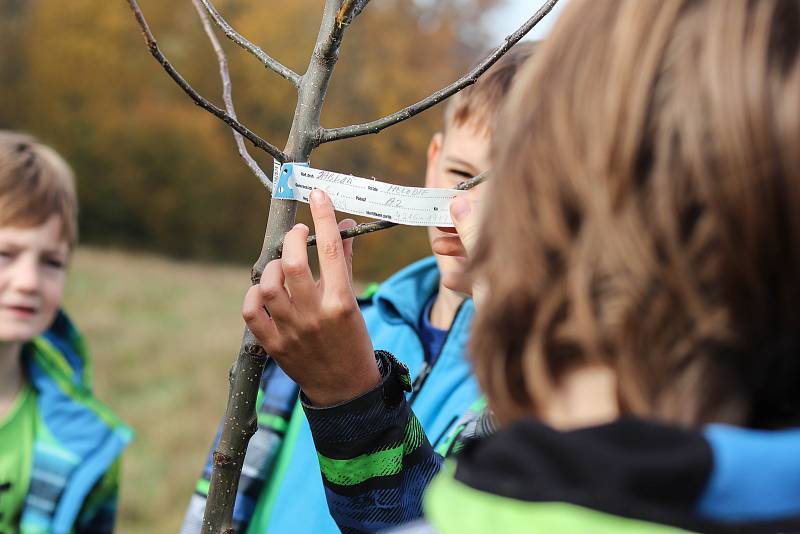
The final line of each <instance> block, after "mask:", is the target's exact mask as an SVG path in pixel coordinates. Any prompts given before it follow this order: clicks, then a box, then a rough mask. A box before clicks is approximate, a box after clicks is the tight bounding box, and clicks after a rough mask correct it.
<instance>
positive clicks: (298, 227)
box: [292, 223, 308, 230]
mask: <svg viewBox="0 0 800 534" xmlns="http://www.w3.org/2000/svg"><path fill="white" fill-rule="evenodd" d="M292 230H308V226H306V225H305V224H303V223H297V224H295V225H294V228H292Z"/></svg>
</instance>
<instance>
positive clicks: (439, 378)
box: [182, 43, 534, 534]
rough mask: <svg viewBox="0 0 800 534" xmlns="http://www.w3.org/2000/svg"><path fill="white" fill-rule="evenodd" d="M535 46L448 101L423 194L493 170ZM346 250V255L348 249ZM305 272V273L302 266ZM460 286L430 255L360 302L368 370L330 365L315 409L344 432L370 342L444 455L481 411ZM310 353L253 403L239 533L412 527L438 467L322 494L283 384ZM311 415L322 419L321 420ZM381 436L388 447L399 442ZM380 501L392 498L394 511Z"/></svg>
mask: <svg viewBox="0 0 800 534" xmlns="http://www.w3.org/2000/svg"><path fill="white" fill-rule="evenodd" d="M533 47H534V45H533V43H521V44H519V45H517V46H516V47H515V48H514V49H512V50H511V51H510V52H509V53H508V54H506V56H504V57H503V58H501V59H500V60H499V61H498V63H497V64H496V65H495V66H493V68H492V69H490V70H489V71H488V72H487V73H486V74H485V75H484V76H483V77H482V78H480V79H479V81H478V82H477V83H476V84H475V85H474V86H472V87H470V88H468V89H465V90H464V91H462V92H461V93H459V94H458V95H456V96H455V97H453V99H451V101H450V102H449V103H448V106H447V109H446V112H445V121H444V126H445V129H444V131H443V132H442V133H437V134H436V135H434V137H433V139H432V140H431V143H430V146H429V149H428V167H427V172H426V186H427V187H443V188H452V187H454V186H455V185H457V184H458V183H459V182H461V181H463V180H465V179H467V178H470V177H472V176H475V175H477V174H480V173H481V172H483V171H486V170H488V169H489V153H488V146H489V143H490V140H491V135H492V133H493V124H494V116H495V114H496V112H497V110H498V108H499V107H500V104H501V103H502V100H503V98H504V97H505V95H506V93H507V91H508V89H509V87H510V85H511V81H512V79H513V77H514V75H515V73H516V71H517V68H518V67H519V66H520V65H521V64H522V63H524V61H525V60H526V59H527V58H528V57H529V56H530V54H531V52H532V50H533ZM429 236H430V239H431V242H433V241H434V240H436V239H438V238H440V237H441V236H442V233H441V232H440V231H439V230H436V229H431V230H430V234H429ZM346 246H347V247H351V245H350V244H347V245H346ZM349 250H351V249H349ZM284 257H286V253H285V252H284ZM300 267H301V269H300V270H301V271H302V265H301V266H300ZM306 267H307V265H306ZM273 268H274V266H273ZM463 278H464V271H463V262H461V261H460V260H459V259H455V258H449V257H445V256H438V255H437V256H435V257H434V258H428V259H425V260H422V261H420V262H417V263H415V264H413V265H411V266H409V267H407V268H406V269H404V270H402V271H400V272H399V273H397V274H396V275H394V276H393V277H391V278H390V279H389V280H388V281H386V282H385V283H384V284H383V285H382V286H381V287H380V288H379V289H378V290H377V291H376V292H375V293H374V294H372V295H371V296H370V297H369V298H367V299H363V300H361V301H359V306H360V309H361V314H358V313H356V314H355V316H354V317H353V318H354V319H355V320H356V321H365V322H366V326H367V329H368V331H369V337H370V339H367V340H361V344H360V348H361V349H363V350H362V351H361V353H362V355H366V358H367V359H368V360H369V361H362V362H361V364H360V365H361V367H359V368H358V369H357V370H356V369H354V370H353V372H344V367H343V366H336V365H334V366H333V367H332V368H331V371H332V372H330V373H326V374H325V375H326V376H325V377H324V379H325V380H327V381H328V384H326V385H322V384H321V385H322V387H321V388H319V390H318V391H316V393H318V395H317V398H316V400H317V401H319V402H318V403H315V405H316V406H333V405H340V406H339V407H338V411H339V412H338V413H337V415H335V416H334V415H332V416H331V417H333V419H334V420H335V421H337V422H341V421H344V420H346V417H340V415H341V412H346V411H348V410H349V408H350V407H351V406H352V404H351V403H348V402H347V401H351V400H353V399H356V398H357V397H359V396H360V395H362V394H363V393H365V392H367V391H369V390H371V389H372V388H373V387H374V386H376V384H377V383H378V382H379V381H380V374H379V370H378V368H377V367H376V361H375V358H374V356H373V354H372V350H371V348H368V346H369V344H370V340H371V345H372V346H374V347H376V348H380V349H385V350H388V351H391V352H394V353H397V354H402V355H403V356H404V360H403V363H404V364H405V365H407V366H408V368H409V370H410V376H411V377H413V388H414V393H413V394H412V395H411V398H410V402H411V404H412V405H413V408H414V412H415V413H416V415H417V418H418V419H415V421H417V420H418V421H419V424H420V428H419V430H420V431H421V432H424V434H425V435H427V437H428V441H429V442H430V444H431V445H432V446H433V447H437V448H438V450H440V451H441V452H443V453H444V452H446V449H447V444H448V443H449V439H448V436H450V435H451V434H452V432H453V430H454V429H455V427H456V426H457V422H458V421H459V419H460V418H461V417H462V415H463V414H464V413H465V412H466V411H468V410H469V408H470V407H472V406H473V405H475V404H476V403H480V397H481V396H480V392H479V390H478V387H477V384H476V382H475V380H474V378H473V377H472V375H471V371H470V366H469V362H468V361H467V359H466V357H465V355H466V342H467V338H468V332H469V324H470V320H471V318H472V312H473V306H472V301H471V300H468V299H466V298H465V296H464V295H462V294H460V293H457V292H456V291H453V290H451V289H448V288H447V287H446V286H450V287H460V286H463V285H465V284H464V283H461V279H463ZM346 289H347V295H349V296H352V294H351V290H350V289H349V286H348V287H347V288H346ZM354 302H355V301H354V300H353V303H354ZM307 311H308V313H306V314H305V316H306V317H310V316H311V313H312V311H311V310H307ZM362 317H363V319H362ZM262 341H263V340H262ZM329 341H330V342H328V343H326V344H325V346H326V348H328V349H330V348H331V347H332V346H333V345H334V343H336V342H338V343H340V344H342V345H343V348H344V349H345V350H350V349H351V348H353V347H354V346H355V344H356V341H355V340H350V339H346V338H345V339H342V338H341V336H339V338H338V339H332V340H329ZM307 349H308V346H306V347H296V348H295V349H293V350H292V352H294V355H295V360H296V361H300V364H299V365H295V366H292V365H291V363H290V362H289V361H288V360H286V359H283V360H282V361H281V360H279V361H281V364H282V367H283V368H279V367H278V366H277V365H276V364H275V361H274V360H271V361H270V363H269V364H268V367H267V369H266V370H265V373H264V377H263V378H262V396H261V397H260V399H259V409H258V411H259V429H258V432H257V433H256V435H255V436H254V437H253V438H252V439H251V442H250V445H249V447H248V455H247V457H246V458H245V467H244V469H243V473H242V479H241V481H240V484H239V496H238V498H237V504H236V508H235V510H234V520H235V523H236V525H237V527H238V528H237V531H244V529H245V528H247V532H252V533H257V534H262V533H267V532H269V533H283V532H290V531H291V532H293V533H298V534H299V533H305V532H308V533H314V534H316V533H324V532H339V528H340V527H341V528H344V529H349V530H351V531H373V530H377V529H380V528H385V527H387V526H390V525H394V524H398V523H402V522H404V521H407V520H408V519H411V518H414V517H418V516H419V515H420V514H421V504H420V500H419V498H420V495H421V490H422V489H423V488H424V487H425V485H426V484H427V481H428V480H429V479H430V476H432V475H433V473H434V472H435V471H436V469H435V468H431V469H427V470H425V472H424V473H420V472H419V470H415V471H414V472H413V473H406V474H403V475H402V476H401V474H400V473H399V472H397V471H396V470H395V472H393V473H392V474H391V476H384V475H383V474H380V473H375V474H374V476H373V474H370V473H366V472H362V473H361V474H360V475H359V476H357V477H356V479H357V483H355V484H348V485H347V487H340V488H339V490H341V492H343V493H337V492H336V491H335V490H331V487H330V484H326V487H325V488H323V485H322V484H320V473H319V468H320V465H319V464H318V462H317V461H316V458H317V456H318V453H317V449H316V448H315V444H314V442H315V441H317V442H318V444H319V443H320V437H319V436H317V435H315V436H314V437H313V438H312V432H311V428H310V427H309V424H308V421H307V419H306V417H304V415H303V413H302V412H303V407H302V406H301V404H300V403H298V402H297V395H298V391H299V389H298V387H297V385H296V384H295V382H294V381H292V380H291V379H290V378H288V376H287V374H286V373H287V372H288V375H290V376H295V374H296V372H299V373H300V374H303V373H304V372H306V371H312V372H313V371H314V369H317V370H319V369H321V367H320V366H319V365H316V364H315V365H312V364H311V362H312V361H313V360H309V361H307V362H306V363H302V361H301V360H302V358H299V356H300V354H302V353H303V352H304V351H306V350H307ZM275 352H276V354H277V353H278V352H279V351H277V350H276V351H275ZM295 378H297V376H295ZM305 393H309V392H308V391H305ZM309 408H310V406H309ZM357 411H359V410H356V412H357ZM356 412H350V415H351V416H352V417H353V418H351V419H350V421H351V425H350V426H348V425H343V426H339V425H338V423H335V424H334V422H333V421H331V423H332V424H329V425H326V426H327V429H328V430H329V431H330V432H331V434H330V435H329V436H327V437H328V439H330V440H333V441H338V440H340V439H344V438H343V436H346V435H352V432H351V431H352V429H353V428H356V427H358V428H362V429H363V427H364V425H367V426H369V425H368V424H367V422H366V421H363V420H361V421H360V422H359V421H356V420H355V419H358V418H359V416H358V414H357V413H356ZM315 413H316V414H317V416H318V417H319V416H321V417H325V414H326V413H328V412H324V411H320V412H315ZM373 415H374V414H373ZM395 415H398V414H392V413H389V412H387V413H385V414H384V416H385V417H387V418H391V417H394V416H395ZM384 437H386V438H388V439H389V441H392V440H393V439H394V438H392V437H390V436H384ZM322 441H325V439H322ZM384 444H385V443H384V442H383V441H380V443H377V442H375V443H369V444H365V443H363V442H362V443H360V444H358V445H356V446H355V447H351V448H350V449H349V450H348V451H347V452H345V451H342V450H340V451H339V453H340V454H344V455H345V456H349V455H352V457H356V456H361V455H362V454H363V453H364V452H365V451H362V450H361V447H362V446H365V447H366V449H370V450H371V449H373V448H378V449H379V448H381V447H382V446H383V445H384ZM392 444H395V443H392ZM323 448H325V446H324V445H323ZM320 454H321V456H320V458H322V461H323V463H325V456H326V454H325V451H322V450H321V451H320ZM210 460H211V458H209V465H207V467H206V471H205V473H204V477H203V479H202V480H201V482H200V483H199V484H198V487H197V493H196V494H195V496H194V497H193V499H192V503H191V504H190V508H189V511H188V513H187V517H186V521H185V523H184V528H183V530H182V532H183V533H184V534H189V533H195V532H199V528H200V523H201V519H202V514H203V507H204V506H205V497H206V495H207V487H208V480H209V478H210V473H211V470H210ZM328 463H329V462H328ZM326 465H327V464H326ZM406 475H407V476H406ZM418 475H420V476H418ZM356 479H354V480H356ZM327 482H330V481H327ZM393 482H398V483H399V484H400V486H402V488H395V487H393V486H392V483H393ZM376 485H377V486H383V487H382V489H380V490H377V493H375V492H372V490H373V489H375V486H376ZM326 497H327V503H326ZM386 499H390V500H391V504H390V503H387V502H386ZM376 500H377V501H381V502H382V504H381V507H382V509H383V510H384V511H385V512H386V514H384V515H382V516H379V517H374V516H373V515H372V510H373V507H374V506H375V501H376ZM328 505H330V506H331V508H330V512H331V513H333V515H334V516H335V519H336V522H338V523H339V525H338V527H337V524H336V522H334V520H333V519H332V518H331V516H330V513H329V508H328ZM390 509H391V511H389V510H390Z"/></svg>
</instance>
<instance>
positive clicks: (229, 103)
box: [192, 0, 272, 192]
mask: <svg viewBox="0 0 800 534" xmlns="http://www.w3.org/2000/svg"><path fill="white" fill-rule="evenodd" d="M192 3H193V4H194V8H195V10H196V11H197V15H198V16H199V17H200V21H201V22H202V23H203V29H204V30H205V32H206V35H207V36H208V40H209V41H211V46H212V47H213V48H214V52H216V54H217V62H218V63H219V76H220V78H221V79H222V99H223V100H224V101H225V110H226V111H227V112H228V115H230V116H231V117H233V118H234V119H237V117H236V109H235V108H234V106H233V94H232V91H231V75H230V72H229V71H228V58H227V57H226V56H225V51H224V50H223V49H222V45H221V44H220V42H219V39H217V36H216V34H215V33H214V30H213V28H211V22H210V21H209V20H208V15H207V14H206V12H205V11H204V10H203V5H202V3H203V0H192ZM233 139H234V141H236V146H237V147H238V148H239V155H240V156H241V157H242V159H243V160H244V162H245V163H246V164H247V166H248V167H249V168H250V170H251V171H253V174H255V175H256V177H257V178H258V179H259V181H260V182H261V183H262V184H263V185H264V187H266V188H267V189H268V190H269V191H270V192H272V181H271V180H270V179H269V177H268V176H267V175H266V173H265V172H264V171H263V170H262V169H261V167H259V166H258V163H257V162H256V160H254V159H253V157H252V156H251V155H250V153H249V152H248V151H247V146H245V144H244V138H243V137H242V134H240V133H239V132H237V131H236V130H233Z"/></svg>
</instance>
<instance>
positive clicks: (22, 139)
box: [0, 130, 78, 247]
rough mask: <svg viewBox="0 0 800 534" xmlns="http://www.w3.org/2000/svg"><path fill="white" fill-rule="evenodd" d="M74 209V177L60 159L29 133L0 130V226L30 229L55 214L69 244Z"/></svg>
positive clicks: (75, 230)
mask: <svg viewBox="0 0 800 534" xmlns="http://www.w3.org/2000/svg"><path fill="white" fill-rule="evenodd" d="M77 212H78V201H77V197H76V194H75V179H74V176H73V173H72V169H70V167H69V165H68V164H67V163H66V162H65V161H64V159H63V158H62V157H61V156H59V155H58V153H56V152H55V151H54V150H53V149H51V148H49V147H47V146H45V145H43V144H41V143H39V142H38V141H37V140H36V139H34V138H33V137H31V136H29V135H26V134H22V133H17V132H9V131H2V130H0V226H13V227H19V228H30V227H33V226H39V225H42V224H44V223H46V222H47V221H48V220H49V219H50V218H51V217H52V216H53V215H56V216H58V218H59V219H60V220H61V233H62V237H63V238H64V239H65V240H66V241H67V242H68V243H69V245H70V247H72V246H74V245H75V242H76V241H77V237H78V223H77Z"/></svg>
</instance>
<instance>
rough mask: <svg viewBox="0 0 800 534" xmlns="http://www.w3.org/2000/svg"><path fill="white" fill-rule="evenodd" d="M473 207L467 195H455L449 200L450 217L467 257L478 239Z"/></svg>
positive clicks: (476, 220) (476, 215)
mask: <svg viewBox="0 0 800 534" xmlns="http://www.w3.org/2000/svg"><path fill="white" fill-rule="evenodd" d="M475 207H476V206H475V204H474V203H473V202H472V200H471V199H470V198H469V197H468V196H467V195H464V196H458V197H455V198H454V199H453V200H452V201H451V202H450V217H451V218H452V219H453V223H454V224H455V225H456V231H457V232H458V237H459V238H460V239H461V242H462V243H463V244H464V249H465V250H466V251H467V257H470V256H472V253H473V252H474V251H475V243H476V242H477V240H478V226H479V225H478V213H477V211H478V210H477V209H475Z"/></svg>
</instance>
